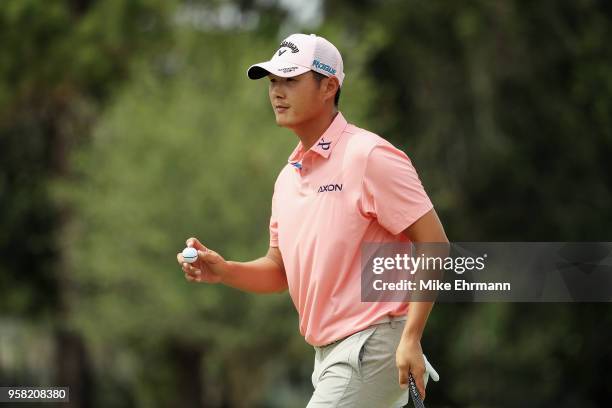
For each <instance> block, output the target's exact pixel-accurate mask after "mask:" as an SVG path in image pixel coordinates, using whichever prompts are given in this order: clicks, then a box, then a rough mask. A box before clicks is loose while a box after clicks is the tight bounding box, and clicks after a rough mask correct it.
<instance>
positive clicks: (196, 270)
mask: <svg viewBox="0 0 612 408" xmlns="http://www.w3.org/2000/svg"><path fill="white" fill-rule="evenodd" d="M187 246H190V247H193V248H195V249H197V251H198V259H197V260H196V261H195V262H194V263H192V264H189V263H186V262H185V260H184V259H183V256H182V254H181V253H178V254H177V256H176V258H177V261H178V263H179V264H180V265H181V267H182V269H183V272H184V273H185V279H187V280H188V281H190V282H207V283H223V284H225V285H227V286H231V287H233V288H236V289H240V290H244V291H247V292H255V293H276V292H284V291H285V290H287V276H286V275H285V268H284V264H283V258H282V256H281V253H280V250H279V249H278V248H276V247H270V248H269V249H268V253H267V254H266V255H265V256H264V257H261V258H258V259H256V260H254V261H250V262H233V261H226V260H225V259H224V258H223V257H222V256H221V255H219V254H218V253H217V252H215V251H212V250H211V249H209V248H206V247H205V246H204V245H202V243H200V241H198V240H197V239H196V238H189V239H188V240H187Z"/></svg>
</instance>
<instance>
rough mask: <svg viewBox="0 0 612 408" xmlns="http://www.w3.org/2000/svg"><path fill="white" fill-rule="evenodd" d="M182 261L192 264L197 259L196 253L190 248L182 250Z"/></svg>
mask: <svg viewBox="0 0 612 408" xmlns="http://www.w3.org/2000/svg"><path fill="white" fill-rule="evenodd" d="M183 259H184V260H185V262H187V263H194V262H195V261H196V259H198V251H197V250H196V249H195V248H191V247H187V248H185V249H183Z"/></svg>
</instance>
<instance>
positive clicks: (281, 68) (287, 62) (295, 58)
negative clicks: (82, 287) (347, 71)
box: [247, 34, 344, 86]
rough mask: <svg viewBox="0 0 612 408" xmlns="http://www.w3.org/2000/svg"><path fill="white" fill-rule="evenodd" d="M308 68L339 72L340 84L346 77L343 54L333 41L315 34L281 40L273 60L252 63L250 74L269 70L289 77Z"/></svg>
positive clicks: (255, 76)
mask: <svg viewBox="0 0 612 408" xmlns="http://www.w3.org/2000/svg"><path fill="white" fill-rule="evenodd" d="M308 71H315V72H319V73H321V74H323V75H325V76H328V77H330V76H335V77H336V78H338V82H340V86H342V82H343V81H344V65H343V63H342V56H341V55H340V52H339V51H338V49H337V48H336V47H335V46H334V45H333V44H332V43H330V42H329V41H327V40H326V39H325V38H323V37H319V36H316V35H314V34H310V35H306V34H291V35H290V36H289V37H287V38H285V39H284V40H283V41H282V42H281V43H280V46H279V48H278V50H277V51H276V52H275V53H274V55H273V56H272V59H270V61H265V62H260V63H259V64H255V65H251V66H250V67H249V69H248V70H247V75H248V76H249V78H251V79H260V78H263V77H265V76H267V75H268V74H274V75H277V76H280V77H283V78H288V77H294V76H297V75H301V74H303V73H305V72H308Z"/></svg>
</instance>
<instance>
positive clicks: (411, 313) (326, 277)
mask: <svg viewBox="0 0 612 408" xmlns="http://www.w3.org/2000/svg"><path fill="white" fill-rule="evenodd" d="M247 74H248V76H249V78H251V79H260V78H263V77H268V78H269V81H270V82H269V97H270V102H271V104H272V108H273V110H274V114H275V117H276V123H277V124H278V125H279V126H283V127H286V128H288V129H290V130H292V131H293V132H294V133H295V134H296V135H297V136H298V138H299V139H300V141H299V143H298V145H297V147H296V148H295V150H294V151H293V153H292V154H291V156H290V157H289V162H288V164H287V165H286V166H285V167H284V168H283V169H282V170H281V172H280V174H279V176H278V178H277V180H276V183H275V187H274V195H273V197H272V216H271V219H270V248H269V250H268V253H267V254H266V256H264V257H262V258H259V259H257V260H254V261H251V262H232V261H226V260H225V259H224V258H223V257H222V256H221V255H219V254H218V253H216V252H214V251H212V250H210V249H208V248H206V247H205V246H204V245H203V244H202V243H200V242H199V241H198V240H197V239H195V238H190V239H189V240H187V245H188V246H193V247H194V248H196V249H197V250H198V260H197V261H196V262H195V263H193V264H187V263H185V262H184V260H183V258H182V256H181V255H180V254H178V255H177V259H178V262H179V263H180V264H181V265H182V268H183V271H184V272H185V277H186V279H187V280H189V281H194V282H208V283H224V284H226V285H229V286H232V287H234V288H238V289H241V290H246V291H250V292H256V293H271V292H281V291H285V290H287V289H289V293H290V295H291V298H292V300H293V302H294V304H295V307H296V309H297V310H298V312H299V318H300V332H301V333H302V335H303V336H304V337H305V339H306V341H307V342H308V343H309V344H311V345H312V346H314V348H315V367H314V372H313V375H312V381H313V385H314V387H315V391H314V393H313V395H312V398H311V400H310V402H309V404H308V407H309V408H315V407H364V408H365V407H367V408H378V407H390V406H401V405H403V404H405V403H406V401H407V398H408V397H407V391H406V387H407V385H408V378H409V375H412V376H413V377H414V379H415V382H416V385H417V388H418V390H419V392H420V394H421V395H422V396H423V397H424V396H425V381H426V379H427V373H426V363H425V359H424V356H423V351H422V349H421V343H420V341H421V336H422V334H423V330H424V328H425V324H426V321H427V317H428V315H429V312H430V310H431V308H432V306H433V303H431V302H413V303H410V304H408V303H406V302H374V303H368V302H362V301H361V298H360V296H361V290H360V284H361V276H360V274H361V270H360V268H361V257H360V248H361V244H362V243H365V242H376V243H378V242H381V243H382V242H409V241H413V242H448V240H447V238H446V235H445V233H444V229H443V228H442V225H441V223H440V220H439V219H438V216H437V215H436V212H435V210H434V209H433V205H432V204H431V202H430V200H429V198H428V197H427V194H426V193H425V191H424V189H423V187H422V185H421V182H420V181H419V178H418V176H417V173H416V171H415V170H414V168H413V167H412V164H411V162H410V160H409V159H408V157H407V156H406V155H405V154H404V153H403V152H401V151H400V150H398V149H396V148H395V147H393V146H392V145H391V144H390V143H389V142H387V141H385V140H384V139H382V138H380V137H379V136H377V135H375V134H373V133H370V132H368V131H366V130H363V129H360V128H358V127H356V126H354V125H351V124H348V123H347V121H346V120H345V119H344V117H343V116H342V114H341V113H340V112H338V110H337V104H338V99H339V96H340V90H341V87H342V83H343V81H344V69H343V62H342V57H341V55H340V53H339V52H338V50H337V49H336V47H335V46H334V45H332V44H331V43H330V42H329V41H327V40H326V39H324V38H322V37H318V36H315V35H314V34H311V35H305V34H293V35H291V36H289V37H288V38H286V39H285V40H284V41H283V42H281V44H280V48H279V49H278V50H277V51H276V52H275V54H274V56H273V57H272V59H271V60H270V61H266V62H263V63H260V64H256V65H253V66H251V67H250V68H249V69H248V72H247ZM436 375H437V374H436ZM395 404H399V405H395Z"/></svg>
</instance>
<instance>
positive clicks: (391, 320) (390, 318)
mask: <svg viewBox="0 0 612 408" xmlns="http://www.w3.org/2000/svg"><path fill="white" fill-rule="evenodd" d="M406 319H407V317H406V315H399V316H391V315H384V316H382V317H380V318H379V319H377V320H375V321H374V323H372V324H371V325H370V326H376V325H379V324H385V323H391V325H394V324H395V322H402V321H405V320H406ZM370 326H368V327H370ZM366 329H367V327H366ZM362 330H365V329H362ZM360 331H361V330H360ZM357 333H359V332H357ZM353 334H355V333H353ZM353 334H350V335H348V336H346V337H342V338H341V339H338V340H335V341H332V342H331V343H328V344H325V345H323V346H317V347H319V348H325V347H329V346H333V345H334V344H338V343H340V342H341V341H342V340H344V339H346V338H347V337H351V336H352V335H353Z"/></svg>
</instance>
